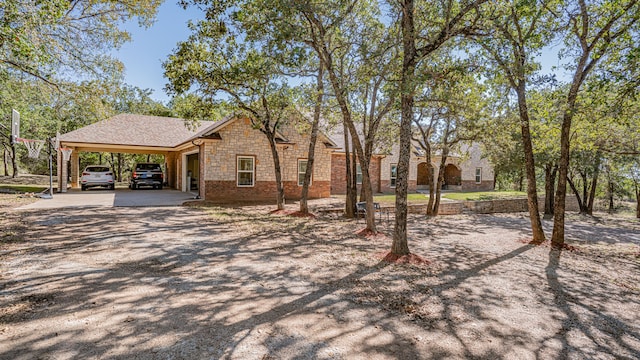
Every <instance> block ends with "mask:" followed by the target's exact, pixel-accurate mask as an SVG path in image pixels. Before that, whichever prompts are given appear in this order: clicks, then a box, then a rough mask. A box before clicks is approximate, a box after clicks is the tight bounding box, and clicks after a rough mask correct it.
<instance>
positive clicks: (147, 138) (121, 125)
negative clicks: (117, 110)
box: [60, 114, 225, 147]
mask: <svg viewBox="0 0 640 360" xmlns="http://www.w3.org/2000/svg"><path fill="white" fill-rule="evenodd" d="M222 121H225V120H222ZM222 121H219V122H213V121H201V122H200V123H199V124H198V125H197V127H196V128H195V129H193V130H191V129H189V128H188V127H187V125H186V124H188V121H187V120H185V119H179V118H170V117H161V116H148V115H135V114H119V115H116V116H113V117H110V118H108V119H106V120H102V121H99V122H97V123H94V124H91V125H88V126H85V127H83V128H80V129H77V130H74V131H71V132H68V133H66V134H63V135H60V141H64V142H75V143H93V144H105V145H130V146H151V147H176V146H178V145H180V144H183V143H184V142H186V141H188V140H190V139H192V138H195V137H198V134H201V133H204V132H206V131H207V130H208V129H210V128H212V127H215V125H216V124H217V123H221V122H222Z"/></svg>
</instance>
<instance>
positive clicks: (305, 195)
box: [300, 63, 324, 214]
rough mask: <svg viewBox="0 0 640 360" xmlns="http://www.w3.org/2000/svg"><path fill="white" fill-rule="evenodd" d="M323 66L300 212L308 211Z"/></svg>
mask: <svg viewBox="0 0 640 360" xmlns="http://www.w3.org/2000/svg"><path fill="white" fill-rule="evenodd" d="M322 78H323V67H322V63H320V65H319V68H318V76H317V80H316V81H317V84H316V91H317V92H318V93H317V95H316V104H315V106H314V107H313V123H312V124H311V137H310V138H309V155H308V156H307V169H306V171H305V173H304V183H303V184H302V195H301V196H300V212H301V213H303V214H308V213H309V204H308V202H307V198H308V196H309V183H310V182H311V174H313V163H314V157H315V150H316V140H317V139H318V127H319V124H320V111H321V110H322V97H323V91H324V87H323V83H322Z"/></svg>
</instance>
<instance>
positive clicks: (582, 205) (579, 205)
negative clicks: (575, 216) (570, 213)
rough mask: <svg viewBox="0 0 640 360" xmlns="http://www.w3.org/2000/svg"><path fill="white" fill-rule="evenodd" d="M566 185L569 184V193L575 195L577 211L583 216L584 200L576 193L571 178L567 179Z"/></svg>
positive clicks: (576, 189) (576, 188) (576, 190)
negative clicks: (571, 192)
mask: <svg viewBox="0 0 640 360" xmlns="http://www.w3.org/2000/svg"><path fill="white" fill-rule="evenodd" d="M567 184H569V187H570V188H571V191H573V194H574V195H575V197H576V199H577V200H578V209H579V210H580V214H584V213H585V212H584V208H585V206H584V198H583V197H582V196H580V192H579V191H578V187H577V186H576V185H575V183H574V182H573V180H572V179H571V178H569V177H568V178H567Z"/></svg>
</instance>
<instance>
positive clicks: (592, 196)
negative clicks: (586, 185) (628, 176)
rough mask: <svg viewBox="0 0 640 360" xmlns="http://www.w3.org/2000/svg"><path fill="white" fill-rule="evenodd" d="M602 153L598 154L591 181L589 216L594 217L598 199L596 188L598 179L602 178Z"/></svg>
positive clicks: (588, 203) (588, 205)
mask: <svg viewBox="0 0 640 360" xmlns="http://www.w3.org/2000/svg"><path fill="white" fill-rule="evenodd" d="M600 159H601V154H600V152H597V153H596V160H595V163H594V165H593V179H591V187H590V189H589V201H588V202H587V214H589V215H593V203H594V202H595V198H596V186H597V185H598V177H599V176H600Z"/></svg>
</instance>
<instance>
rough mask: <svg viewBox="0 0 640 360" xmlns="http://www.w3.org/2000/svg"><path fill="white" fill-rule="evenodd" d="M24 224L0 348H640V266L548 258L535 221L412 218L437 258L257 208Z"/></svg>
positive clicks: (10, 351) (411, 351)
mask: <svg viewBox="0 0 640 360" xmlns="http://www.w3.org/2000/svg"><path fill="white" fill-rule="evenodd" d="M22 217H23V218H22V219H23V221H25V222H26V223H27V224H29V226H27V230H26V232H25V234H24V235H25V238H26V239H27V240H28V241H24V242H20V243H16V244H11V249H9V248H6V249H5V248H3V255H2V258H1V259H2V278H1V279H2V286H1V287H0V306H1V308H2V309H3V310H2V312H1V313H0V329H1V330H0V334H1V335H2V337H3V339H4V340H3V341H2V343H1V344H0V358H7V359H8V358H11V359H30V358H38V357H47V356H48V357H53V358H89V357H100V358H107V359H109V358H140V359H145V358H149V359H155V358H160V359H162V358H237V359H287V358H296V359H300V358H302V359H317V358H327V359H333V358H336V359H340V358H389V359H391V358H402V359H415V358H423V359H429V358H434V359H435V358H443V357H446V358H487V359H489V358H575V359H581V358H598V357H614V358H634V357H638V356H639V355H640V331H639V329H638V324H639V323H640V321H639V318H638V313H639V312H638V309H639V308H640V302H639V300H638V299H639V298H640V297H639V296H638V295H640V291H639V289H638V288H637V287H634V286H637V284H638V280H639V279H638V272H637V270H638V268H637V267H638V262H637V261H636V262H635V263H633V262H632V261H627V262H624V263H623V264H626V265H624V266H627V267H626V268H622V269H617V270H618V272H617V273H616V274H612V273H611V272H610V271H609V269H608V268H607V267H606V266H607V264H606V263H600V262H597V261H590V258H589V256H590V255H589V253H585V254H582V253H566V252H565V253H563V254H562V255H561V254H560V253H553V252H552V253H551V254H549V249H548V248H545V247H534V246H531V245H528V244H525V243H523V242H522V241H520V240H521V239H523V238H526V237H527V236H528V231H527V230H526V229H527V220H526V218H523V217H519V216H490V215H487V216H469V217H463V216H460V217H442V218H438V219H435V220H429V221H427V220H424V219H423V218H420V217H417V216H412V217H411V218H410V224H409V229H410V234H411V235H410V247H411V248H412V250H413V251H414V252H416V253H418V254H420V255H421V256H423V257H426V258H428V259H430V260H432V261H433V266H431V267H428V268H421V267H413V266H397V265H389V264H386V263H383V262H380V261H379V260H378V259H377V257H376V256H375V254H377V253H380V252H383V251H385V250H386V249H388V247H389V245H390V240H389V239H388V238H387V239H385V238H382V237H381V238H374V239H366V238H361V237H357V236H355V235H354V233H355V231H356V230H357V229H358V228H359V227H360V226H362V223H360V224H357V223H356V222H355V221H349V220H344V219H329V218H318V219H299V218H288V217H276V216H269V215H268V214H267V211H265V210H259V211H251V210H249V209H247V208H243V209H238V208H217V209H206V208H204V209H194V208H138V209H132V208H120V209H92V210H90V211H87V210H70V211H68V212H66V213H64V214H61V213H51V212H45V211H31V212H25V213H23V214H22ZM381 228H382V229H383V231H387V232H389V231H390V229H391V225H383V226H381ZM580 231H581V232H590V233H592V235H593V234H597V232H598V231H600V230H598V229H590V228H584V229H582V228H580ZM619 232H620V233H621V234H622V233H625V231H624V229H619ZM629 232H630V234H628V235H629V236H630V237H632V236H633V235H632V230H629ZM576 236H577V237H580V236H583V235H580V234H578V235H576ZM589 236H591V235H589ZM594 236H595V235H594ZM625 236H626V235H625ZM619 239H622V240H619V241H626V240H624V239H626V238H625V237H624V236H622V237H620V238H619ZM7 246H8V245H7ZM621 266H622V265H621ZM621 276H622V277H624V278H620V277H621ZM634 281H635V284H636V285H634Z"/></svg>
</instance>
